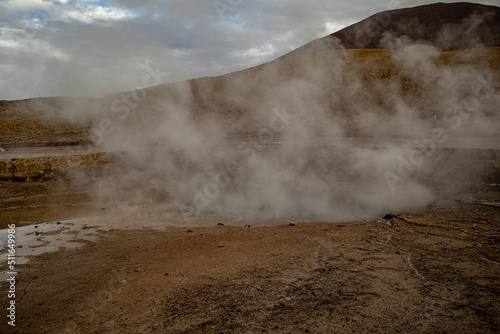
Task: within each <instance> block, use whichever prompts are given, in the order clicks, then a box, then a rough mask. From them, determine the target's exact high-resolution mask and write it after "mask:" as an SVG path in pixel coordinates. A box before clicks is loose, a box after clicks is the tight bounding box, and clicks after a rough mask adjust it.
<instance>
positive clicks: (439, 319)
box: [0, 183, 500, 333]
mask: <svg viewBox="0 0 500 334" xmlns="http://www.w3.org/2000/svg"><path fill="white" fill-rule="evenodd" d="M16 186H17V187H24V186H26V187H29V186H32V187H40V186H42V187H45V186H46V187H47V189H45V190H44V191H46V192H50V189H49V188H51V187H52V188H53V187H56V186H60V185H56V184H49V183H47V184H42V185H38V184H37V185H34V184H31V185H30V184H24V185H22V184H18V185H16ZM12 187H14V185H12ZM63 188H64V186H63ZM18 189H21V188H18ZM33 189H35V188H33ZM33 189H31V190H29V189H28V188H26V189H24V190H16V189H7V190H6V191H7V192H10V193H11V194H12V196H13V199H12V201H13V202H15V200H14V198H15V197H16V196H15V194H16V191H20V192H21V193H20V194H22V193H23V191H24V194H26V195H28V196H27V197H26V198H27V199H29V198H36V195H35V193H34V192H33V193H31V192H32V191H34V190H33ZM67 191H68V194H69V193H71V191H69V190H68V188H67ZM71 198H72V197H71V196H68V199H67V201H68V203H71V202H72V203H73V204H76V203H78V202H79V201H81V200H82V199H84V198H83V197H81V198H76V197H73V199H71ZM19 201H20V200H19ZM40 201H41V202H40V203H43V200H40ZM21 202H22V201H21ZM498 202H499V192H498V191H490V192H486V191H482V192H477V193H475V194H471V195H468V196H462V197H460V199H457V200H447V201H439V202H436V203H435V204H433V205H430V206H429V207H427V208H426V209H423V210H421V211H415V212H404V213H393V214H392V216H387V217H386V220H379V221H371V222H346V223H334V222H317V223H296V224H290V225H289V224H284V225H281V226H271V227H236V226H212V227H201V226H198V227H166V228H164V229H162V230H152V229H137V230H111V231H108V232H104V231H103V232H100V235H99V239H98V240H97V241H96V242H86V244H85V246H84V247H82V248H75V249H67V250H60V251H58V252H55V253H49V254H44V255H41V256H37V257H33V258H31V260H30V262H29V263H28V264H25V265H20V266H18V270H19V272H20V275H19V276H18V281H17V291H18V297H17V304H16V305H17V314H16V315H17V318H16V327H15V328H9V326H7V321H6V320H5V319H4V320H3V321H1V322H0V332H3V333H457V332H460V333H496V332H498V328H499V327H500V321H499V319H500V305H499V303H498V297H499V295H500V293H499V286H498V277H499V275H500V248H499V241H500V233H499V227H500V226H499V225H500V209H499V207H498V204H495V203H498ZM19 205H22V204H21V203H20V204H19ZM64 214H66V212H65V210H64V208H61V210H60V212H59V215H64ZM55 217H56V215H53V216H47V219H52V218H55ZM137 226H140V222H139V223H138V224H137ZM2 270H4V268H2ZM6 288H7V286H6V285H5V284H3V285H2V289H1V290H2V292H1V294H0V300H1V302H0V303H1V305H4V306H5V305H7V304H6V303H7V292H6ZM3 309H5V308H4V307H3ZM4 312H5V311H4Z"/></svg>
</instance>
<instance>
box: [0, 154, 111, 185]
mask: <svg viewBox="0 0 500 334" xmlns="http://www.w3.org/2000/svg"><path fill="white" fill-rule="evenodd" d="M108 162H109V157H108V155H107V154H105V153H91V154H76V155H63V156H52V157H37V158H27V159H8V160H0V181H13V182H41V181H44V180H48V179H55V178H64V177H66V176H68V175H69V174H70V173H72V172H78V171H95V170H99V169H102V168H103V167H104V166H105V165H106V164H107V163H108Z"/></svg>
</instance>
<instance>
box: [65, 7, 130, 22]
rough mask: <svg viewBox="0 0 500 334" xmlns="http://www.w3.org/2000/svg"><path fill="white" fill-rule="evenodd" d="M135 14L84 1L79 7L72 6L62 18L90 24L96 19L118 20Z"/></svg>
mask: <svg viewBox="0 0 500 334" xmlns="http://www.w3.org/2000/svg"><path fill="white" fill-rule="evenodd" d="M135 16H137V14H135V13H133V12H131V11H128V10H125V9H120V8H112V7H102V6H100V5H99V4H95V3H85V5H83V6H81V8H72V10H70V11H67V12H65V13H64V16H63V17H64V18H66V19H72V20H76V21H79V22H82V23H87V24H92V23H94V22H96V21H120V20H125V19H130V18H133V17H135Z"/></svg>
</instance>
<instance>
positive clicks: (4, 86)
mask: <svg viewBox="0 0 500 334" xmlns="http://www.w3.org/2000/svg"><path fill="white" fill-rule="evenodd" d="M220 1H222V2H225V3H227V0H220ZM431 2H432V1H425V0H418V1H414V0H412V1H400V5H399V6H400V7H407V6H415V5H420V4H425V3H431ZM446 2H451V1H446ZM493 2H494V1H481V3H485V4H493ZM10 3H12V2H10ZM46 3H47V4H52V5H51V6H49V7H47V8H49V9H50V10H49V11H48V14H49V15H50V16H49V17H48V21H46V22H45V21H43V22H41V24H40V25H39V26H36V27H35V28H36V29H34V31H30V34H26V30H28V28H29V27H27V25H26V22H29V21H23V20H22V18H23V17H25V18H26V17H30V15H33V13H35V12H36V11H37V10H40V8H31V9H27V10H25V11H22V12H20V11H9V10H5V8H7V9H8V6H9V2H7V3H4V4H5V6H6V7H5V8H4V10H3V12H1V13H0V22H1V28H0V33H1V35H0V59H2V62H1V65H0V66H1V68H2V70H3V73H5V74H8V75H4V76H2V79H0V93H1V94H0V99H19V98H28V97H34V96H38V95H39V94H41V95H45V96H50V95H90V96H95V97H97V96H102V95H105V94H108V93H111V92H116V91H122V90H130V89H133V88H134V87H135V86H136V85H137V83H138V82H140V81H141V79H142V77H143V76H144V72H143V63H144V61H145V60H146V59H148V60H150V61H152V62H155V63H156V64H158V66H160V67H161V68H162V69H163V70H164V71H168V72H170V73H171V76H170V77H169V78H168V80H169V81H179V80H185V79H188V78H195V77H202V76H213V75H220V74H225V73H228V72H232V71H235V70H241V69H245V68H247V67H251V66H254V65H258V64H260V63H264V62H267V61H270V60H273V59H275V58H277V57H279V56H281V55H283V54H285V53H287V52H289V51H291V50H293V49H295V48H297V47H299V46H301V45H303V44H305V43H307V42H309V41H311V40H313V39H316V38H320V37H323V36H325V35H326V34H329V33H333V32H334V31H327V28H326V27H327V24H333V23H336V24H339V26H342V25H348V24H351V23H355V22H357V21H359V20H362V19H364V18H366V17H367V16H369V15H372V14H375V13H376V12H379V11H383V10H387V9H390V8H391V6H392V5H393V4H397V3H398V2H397V1H389V0H387V1H386V0H382V1H368V0H353V1H349V2H348V3H346V2H345V1H338V0H337V1H327V0H319V1H314V2H305V1H300V0H288V1H264V0H257V1H242V2H241V4H238V2H232V3H233V4H236V6H234V8H232V9H231V10H228V11H226V12H224V14H225V15H223V16H219V15H218V12H217V10H216V8H215V7H214V1H197V0H188V1H186V0H172V1H160V0H146V1H141V2H138V1H132V0H116V1H107V2H106V3H107V4H108V5H109V6H110V7H112V8H118V9H120V10H123V11H127V12H130V13H135V14H136V15H137V16H136V17H134V18H127V19H122V20H114V21H109V22H103V21H96V22H93V23H90V24H88V23H84V22H80V21H78V20H71V19H67V18H66V19H65V18H64V17H65V16H64V13H65V11H68V10H75V8H83V7H84V6H83V5H81V3H82V1H77V0H73V1H70V2H69V3H68V4H67V5H66V6H61V5H59V6H56V5H54V4H57V2H56V1H51V2H46ZM12 29H17V30H14V31H17V32H18V33H21V34H20V35H19V34H18V35H16V34H13V33H8V32H9V31H13V30H12ZM23 29H24V32H25V34H24V36H23V35H22V33H23ZM32 33H33V34H32ZM262 48H264V49H266V52H262V53H259V52H254V53H252V52H249V50H259V49H262ZM13 77H15V79H12V78H13Z"/></svg>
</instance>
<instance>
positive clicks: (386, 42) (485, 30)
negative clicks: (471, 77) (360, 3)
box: [292, 2, 500, 53]
mask: <svg viewBox="0 0 500 334" xmlns="http://www.w3.org/2000/svg"><path fill="white" fill-rule="evenodd" d="M415 42H418V43H422V44H429V45H433V46H435V47H437V48H439V49H440V50H442V51H452V50H464V49H472V48H478V47H499V46H500V8H499V7H495V6H486V5H480V4H473V3H467V2H459V3H436V4H431V5H425V6H418V7H412V8H402V9H396V10H390V11H384V12H381V13H377V14H375V15H372V16H370V17H368V18H367V19H365V20H363V21H360V22H358V23H355V24H353V25H351V26H349V27H346V28H344V29H342V30H340V31H337V32H335V33H333V34H331V35H329V36H326V37H324V38H321V39H317V40H315V41H312V42H311V43H309V44H306V45H305V46H303V47H301V48H299V49H297V50H296V51H300V52H304V51H307V50H309V51H311V49H318V48H327V49H331V48H334V49H336V48H345V49H399V48H401V47H403V46H406V45H408V44H410V43H415ZM296 51H292V53H294V52H296Z"/></svg>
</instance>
